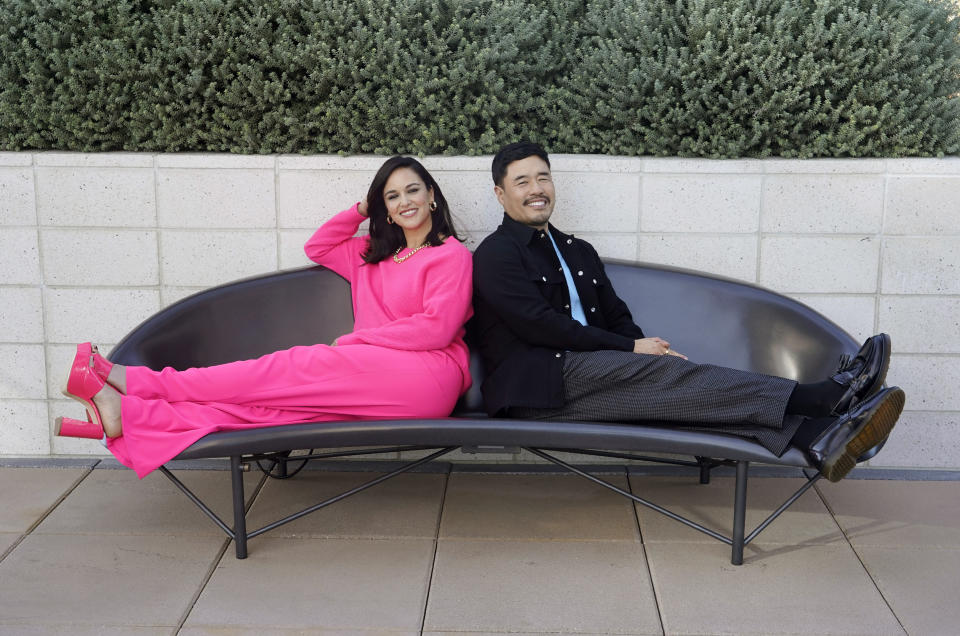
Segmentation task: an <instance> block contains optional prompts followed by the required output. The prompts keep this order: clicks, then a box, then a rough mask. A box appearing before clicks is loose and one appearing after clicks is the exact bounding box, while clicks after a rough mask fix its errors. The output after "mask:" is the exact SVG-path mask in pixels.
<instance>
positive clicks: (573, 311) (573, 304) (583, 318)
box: [547, 229, 587, 327]
mask: <svg viewBox="0 0 960 636" xmlns="http://www.w3.org/2000/svg"><path fill="white" fill-rule="evenodd" d="M547 236H549V237H550V242H551V243H552V244H553V251H554V252H556V253H557V258H558V259H559V260H560V267H561V269H563V277H564V278H565V279H566V280H567V291H568V292H570V317H571V318H573V319H574V320H576V321H577V322H579V323H580V324H581V325H583V326H584V327H586V326H587V314H585V313H584V311H583V303H581V302H580V294H578V293H577V286H576V285H574V284H573V274H571V273H570V268H569V267H567V262H566V261H565V260H563V256H561V254H560V248H558V247H557V242H556V241H555V240H553V235H552V234H550V230H549V229H547Z"/></svg>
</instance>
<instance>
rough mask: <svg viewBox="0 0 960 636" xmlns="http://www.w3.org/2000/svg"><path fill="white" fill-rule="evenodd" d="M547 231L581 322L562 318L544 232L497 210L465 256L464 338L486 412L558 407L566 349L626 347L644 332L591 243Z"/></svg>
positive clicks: (559, 285) (558, 277)
mask: <svg viewBox="0 0 960 636" xmlns="http://www.w3.org/2000/svg"><path fill="white" fill-rule="evenodd" d="M549 228H550V234H551V235H552V236H553V239H554V240H555V241H556V243H557V247H558V248H559V249H560V253H561V254H562V255H563V260H564V261H566V263H567V267H569V268H570V273H571V274H572V276H573V280H574V284H575V285H576V287H577V293H578V294H579V296H580V302H581V303H582V304H583V311H584V313H585V314H586V316H587V323H588V324H587V326H584V325H581V324H580V323H579V322H577V321H576V320H574V319H573V318H571V316H570V294H569V292H568V290H567V285H566V280H565V279H564V276H563V270H562V269H561V268H560V262H559V260H558V259H557V255H556V252H554V249H553V245H552V244H551V242H550V237H549V236H547V235H546V233H545V232H541V231H539V230H535V229H534V228H531V227H529V226H527V225H523V224H522V223H518V222H517V221H514V220H513V219H511V218H510V217H508V216H507V215H506V214H505V215H504V217H503V223H501V224H500V227H499V228H497V230H496V231H495V232H494V233H493V234H491V235H490V236H488V237H487V238H486V239H484V240H483V242H482V243H481V244H480V246H479V247H478V248H477V249H476V251H475V252H474V255H473V289H474V297H473V303H474V318H473V320H472V323H471V325H470V327H471V337H472V339H473V342H474V343H475V344H476V345H477V346H478V347H479V349H480V353H481V355H482V357H483V361H484V366H485V367H486V379H485V380H484V382H483V386H482V387H481V388H482V391H483V399H484V403H485V405H486V408H487V412H488V413H489V414H490V415H503V414H505V409H507V408H509V407H513V406H529V407H556V406H561V405H562V404H563V400H564V396H563V357H564V354H565V353H566V352H567V351H598V350H601V349H615V350H621V351H632V350H633V341H634V340H636V339H637V338H643V337H644V336H643V331H642V330H641V329H640V327H638V326H637V325H636V324H634V322H633V317H632V316H631V315H630V310H629V309H628V308H627V305H626V304H625V303H624V302H623V301H622V300H620V298H619V297H618V296H617V294H616V292H614V290H613V286H612V285H611V284H610V281H609V280H608V279H607V275H606V272H605V271H604V268H603V263H602V262H601V261H600V257H599V256H598V255H597V252H596V250H594V249H593V246H591V245H590V244H589V243H587V242H586V241H584V240H581V239H578V238H574V237H573V236H572V235H569V234H564V233H562V232H560V231H559V230H557V229H556V228H554V227H553V226H552V225H551V226H549Z"/></svg>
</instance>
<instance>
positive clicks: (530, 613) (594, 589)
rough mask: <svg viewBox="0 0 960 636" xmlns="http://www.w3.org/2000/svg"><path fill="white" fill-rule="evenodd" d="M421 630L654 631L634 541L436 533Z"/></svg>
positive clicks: (656, 624)
mask: <svg viewBox="0 0 960 636" xmlns="http://www.w3.org/2000/svg"><path fill="white" fill-rule="evenodd" d="M424 631H425V632H431V631H456V632H464V631H473V632H511V633H513V632H520V633H523V632H528V633H531V632H532V633H551V632H566V633H570V632H574V633H582V632H600V633H605V634H637V633H639V634H660V633H661V629H660V619H659V617H658V615H657V602H656V600H655V599H654V596H653V590H652V589H651V587H650V580H649V577H648V574H647V568H646V565H645V561H644V554H643V548H642V546H640V544H639V543H636V542H632V541H490V540H487V541H477V540H463V539H447V540H441V541H440V543H439V546H438V548H437V561H436V567H435V568H434V573H433V583H432V585H431V589H430V603H429V606H428V608H427V614H426V621H425V623H424Z"/></svg>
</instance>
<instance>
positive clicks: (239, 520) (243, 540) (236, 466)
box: [230, 455, 247, 559]
mask: <svg viewBox="0 0 960 636" xmlns="http://www.w3.org/2000/svg"><path fill="white" fill-rule="evenodd" d="M230 481H231V483H232V485H233V535H234V536H233V540H234V541H236V543H237V558H238V559H246V558H247V510H246V502H245V501H244V496H243V468H242V467H241V465H240V456H239V455H234V456H233V457H231V458H230Z"/></svg>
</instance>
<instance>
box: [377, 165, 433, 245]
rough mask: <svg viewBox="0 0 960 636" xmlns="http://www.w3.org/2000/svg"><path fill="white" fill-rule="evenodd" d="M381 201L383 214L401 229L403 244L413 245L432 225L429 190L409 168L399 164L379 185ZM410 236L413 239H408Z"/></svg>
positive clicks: (425, 234)
mask: <svg viewBox="0 0 960 636" xmlns="http://www.w3.org/2000/svg"><path fill="white" fill-rule="evenodd" d="M383 202H384V204H385V205H386V207H387V216H388V217H389V218H390V219H391V220H392V221H393V222H394V223H396V224H397V225H398V226H400V229H402V230H403V233H404V236H406V237H407V245H408V246H410V247H416V246H417V245H418V244H419V242H422V240H420V241H419V242H417V240H416V239H423V238H425V237H426V236H427V234H429V233H430V230H431V229H432V228H433V217H432V216H431V210H430V205H431V204H432V203H433V190H432V189H430V188H428V187H427V185H426V184H425V183H424V182H423V179H421V178H420V175H418V174H417V173H416V172H415V171H414V170H413V169H411V168H407V167H403V168H397V169H396V170H394V171H393V173H392V174H391V175H390V177H389V178H388V179H387V183H386V185H384V187H383ZM411 238H413V239H415V240H414V241H411Z"/></svg>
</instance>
